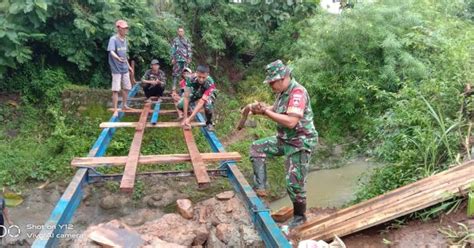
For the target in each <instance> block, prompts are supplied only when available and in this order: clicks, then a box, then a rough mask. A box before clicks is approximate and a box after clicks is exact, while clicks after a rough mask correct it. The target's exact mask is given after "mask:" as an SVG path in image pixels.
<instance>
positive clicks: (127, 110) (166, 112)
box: [107, 108, 177, 115]
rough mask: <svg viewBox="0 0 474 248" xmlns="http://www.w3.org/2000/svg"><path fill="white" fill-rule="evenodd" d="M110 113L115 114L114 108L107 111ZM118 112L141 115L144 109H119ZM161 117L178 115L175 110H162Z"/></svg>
mask: <svg viewBox="0 0 474 248" xmlns="http://www.w3.org/2000/svg"><path fill="white" fill-rule="evenodd" d="M107 111H109V112H114V109H113V108H109V109H107ZM118 112H123V113H129V114H141V113H142V112H143V109H118ZM150 112H152V113H154V112H156V111H154V110H150ZM159 113H160V115H163V114H165V115H166V114H176V113H177V111H176V110H175V109H161V110H160V111H159Z"/></svg>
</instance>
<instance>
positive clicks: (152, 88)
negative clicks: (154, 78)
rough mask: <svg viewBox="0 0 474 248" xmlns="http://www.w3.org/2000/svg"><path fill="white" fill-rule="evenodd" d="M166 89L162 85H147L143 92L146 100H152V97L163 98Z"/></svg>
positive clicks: (144, 86)
mask: <svg viewBox="0 0 474 248" xmlns="http://www.w3.org/2000/svg"><path fill="white" fill-rule="evenodd" d="M164 90H165V89H164V87H162V86H161V85H150V84H145V85H143V91H144V92H145V96H146V98H150V97H152V96H158V97H161V96H163V91H164Z"/></svg>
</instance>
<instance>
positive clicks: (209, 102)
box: [178, 65, 216, 131]
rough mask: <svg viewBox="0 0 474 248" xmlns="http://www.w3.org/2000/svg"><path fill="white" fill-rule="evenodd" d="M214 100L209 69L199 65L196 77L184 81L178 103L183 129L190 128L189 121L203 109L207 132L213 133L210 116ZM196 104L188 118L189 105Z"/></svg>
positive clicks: (214, 91) (214, 89)
mask: <svg viewBox="0 0 474 248" xmlns="http://www.w3.org/2000/svg"><path fill="white" fill-rule="evenodd" d="M215 99H216V85H215V84H214V79H212V77H211V76H209V68H208V67H207V66H205V65H199V66H198V67H197V69H196V75H195V76H193V77H191V78H187V79H186V88H185V89H184V95H183V97H182V98H181V99H180V100H179V102H178V109H179V110H182V111H183V114H184V120H183V123H182V125H183V127H184V128H186V129H187V128H190V127H191V126H190V123H191V120H192V119H193V118H194V117H195V116H196V114H197V113H199V111H200V110H201V109H202V108H203V107H204V114H205V115H206V127H207V129H208V130H209V131H214V126H213V124H212V115H213V112H214V102H215ZM193 102H196V106H195V108H194V110H193V112H192V113H191V115H190V116H189V117H188V109H189V105H190V103H193Z"/></svg>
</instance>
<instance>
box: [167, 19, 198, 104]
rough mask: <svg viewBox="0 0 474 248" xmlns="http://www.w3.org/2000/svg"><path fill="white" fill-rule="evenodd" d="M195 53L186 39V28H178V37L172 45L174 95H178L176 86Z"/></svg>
mask: <svg viewBox="0 0 474 248" xmlns="http://www.w3.org/2000/svg"><path fill="white" fill-rule="evenodd" d="M192 55H193V51H192V48H191V42H189V40H188V39H187V38H186V37H184V28H183V27H179V28H178V36H177V37H176V38H174V39H173V42H172V43H171V63H172V64H173V88H172V94H173V95H176V84H177V82H178V79H179V77H181V73H182V72H183V70H184V68H186V67H188V64H189V63H191V58H192Z"/></svg>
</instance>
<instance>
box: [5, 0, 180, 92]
mask: <svg viewBox="0 0 474 248" xmlns="http://www.w3.org/2000/svg"><path fill="white" fill-rule="evenodd" d="M30 2H33V1H26V2H21V1H6V3H5V4H4V5H3V6H2V8H0V9H1V10H4V11H3V12H1V13H2V14H3V17H4V18H0V20H1V21H0V28H2V27H3V30H5V31H2V29H0V39H1V40H2V42H3V41H4V40H5V41H6V42H5V44H6V46H2V48H0V49H8V52H6V53H1V54H5V55H0V56H1V57H0V72H4V71H5V70H6V68H7V67H10V68H18V67H19V66H20V65H27V64H26V62H28V61H30V60H31V59H33V60H34V61H43V62H44V63H46V65H61V66H63V67H64V69H65V70H66V71H67V73H68V75H69V76H70V77H72V78H73V79H74V81H75V82H76V83H79V82H88V81H89V80H91V79H92V83H91V84H92V86H104V83H107V85H108V81H109V80H105V79H106V75H107V74H108V63H107V52H106V48H107V43H108V39H109V37H110V36H111V35H112V34H113V33H114V32H115V28H114V23H115V21H116V20H117V19H125V20H127V21H128V22H129V25H130V33H129V43H130V53H129V55H130V57H131V58H133V59H135V60H136V61H137V62H138V63H139V65H147V64H148V61H150V60H151V59H152V58H159V59H161V60H162V61H168V57H169V41H170V40H171V38H172V36H173V35H174V31H175V29H176V27H177V26H178V20H177V19H176V18H175V17H173V16H171V15H169V14H166V13H156V12H154V11H153V9H152V8H150V7H149V6H148V5H147V3H146V2H143V1H122V0H121V1H95V0H93V1H67V2H63V1H56V0H54V1H51V2H48V4H46V2H45V3H44V4H39V3H40V2H42V1H34V2H36V3H37V4H36V5H34V4H33V5H34V6H30V5H31V3H30ZM39 6H41V8H40V7H39ZM6 10H8V11H6ZM31 11H33V12H34V13H36V15H38V16H39V15H41V18H37V17H35V16H36V15H35V14H31V15H29V12H31ZM25 14H28V15H25ZM2 25H3V26H2ZM28 28H31V29H28ZM33 28H34V29H33ZM2 34H3V35H2ZM6 39H8V40H6ZM10 43H11V44H12V45H8V44H10ZM2 44H4V43H2ZM44 63H43V64H44ZM40 64H41V63H40ZM106 72H107V73H106ZM138 72H140V68H139V70H138ZM9 74H14V72H13V71H12V70H10V72H9ZM2 75H3V73H2ZM99 81H100V82H101V83H99ZM9 86H10V87H14V86H11V85H9Z"/></svg>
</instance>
